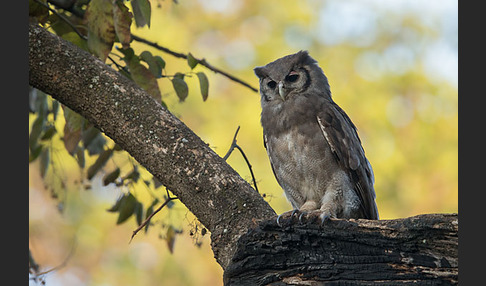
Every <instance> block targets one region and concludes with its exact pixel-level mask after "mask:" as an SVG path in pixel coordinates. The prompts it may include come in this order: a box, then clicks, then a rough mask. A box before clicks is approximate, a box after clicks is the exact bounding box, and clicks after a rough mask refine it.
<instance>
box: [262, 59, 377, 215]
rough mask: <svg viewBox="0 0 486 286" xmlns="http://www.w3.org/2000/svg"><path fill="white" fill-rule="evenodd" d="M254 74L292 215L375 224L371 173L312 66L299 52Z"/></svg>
mask: <svg viewBox="0 0 486 286" xmlns="http://www.w3.org/2000/svg"><path fill="white" fill-rule="evenodd" d="M254 72H255V74H256V75H257V77H258V78H259V81H260V94H261V106H262V112H261V124H262V127H263V137H264V146H265V148H266V150H267V154H268V157H269V159H270V164H271V166H272V170H273V173H274V174H275V177H276V179H277V182H278V183H279V185H280V186H281V187H282V189H283V190H284V192H285V195H286V197H287V199H288V200H289V202H290V204H291V205H292V207H293V211H291V215H292V216H294V215H296V214H300V216H299V220H300V219H301V218H302V215H309V216H310V215H311V214H312V213H318V214H319V217H320V218H321V222H325V221H326V220H327V219H328V218H364V219H378V209H377V206H376V203H375V191H374V188H373V184H374V175H373V169H372V168H371V165H370V163H369V161H368V159H367V158H366V157H365V152H364V150H363V147H362V146H361V140H360V138H359V136H358V133H357V129H356V126H355V125H354V124H353V122H352V121H351V119H350V118H349V117H348V115H347V114H346V113H345V112H344V110H343V109H342V108H341V107H339V106H338V105H337V104H336V103H335V102H334V101H333V100H332V97H331V90H330V87H329V83H328V80H327V77H326V76H325V75H324V72H323V71H322V69H321V68H320V67H319V66H318V63H317V61H316V60H314V59H313V58H312V57H311V56H309V54H308V52H307V51H300V52H298V53H296V54H292V55H288V56H285V57H282V58H280V59H277V60H275V61H273V62H271V63H269V64H267V65H265V66H262V67H256V68H255V69H254ZM286 213H287V214H288V213H290V212H286ZM282 215H283V214H282ZM282 215H280V216H278V218H277V223H279V219H280V217H281V216H282Z"/></svg>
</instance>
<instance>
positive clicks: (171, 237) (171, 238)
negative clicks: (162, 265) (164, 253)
mask: <svg viewBox="0 0 486 286" xmlns="http://www.w3.org/2000/svg"><path fill="white" fill-rule="evenodd" d="M175 236H176V232H175V230H174V227H173V226H172V225H169V228H167V233H166V234H165V240H166V241H167V247H168V248H169V251H170V253H173V251H174V242H175Z"/></svg>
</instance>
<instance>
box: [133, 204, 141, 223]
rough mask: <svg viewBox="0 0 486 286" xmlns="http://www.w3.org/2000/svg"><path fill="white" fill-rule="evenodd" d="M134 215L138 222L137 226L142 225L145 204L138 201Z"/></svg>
mask: <svg viewBox="0 0 486 286" xmlns="http://www.w3.org/2000/svg"><path fill="white" fill-rule="evenodd" d="M133 213H134V214H135V220H136V221H137V225H141V224H142V220H143V204H142V203H141V202H139V201H137V203H136V204H135V209H134V210H133Z"/></svg>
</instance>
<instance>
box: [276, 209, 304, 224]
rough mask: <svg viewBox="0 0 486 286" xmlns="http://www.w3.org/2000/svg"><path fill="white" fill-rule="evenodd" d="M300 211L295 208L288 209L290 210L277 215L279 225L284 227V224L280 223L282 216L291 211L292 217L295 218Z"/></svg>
mask: <svg viewBox="0 0 486 286" xmlns="http://www.w3.org/2000/svg"><path fill="white" fill-rule="evenodd" d="M299 212H300V211H299V210H298V209H293V210H291V211H288V212H284V213H281V214H279V215H278V217H277V225H278V226H280V227H282V225H281V224H280V218H281V217H282V216H287V215H288V214H289V213H290V218H293V217H294V216H295V215H296V214H298V213H299Z"/></svg>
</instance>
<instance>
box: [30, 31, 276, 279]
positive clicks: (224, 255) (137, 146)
mask: <svg viewBox="0 0 486 286" xmlns="http://www.w3.org/2000/svg"><path fill="white" fill-rule="evenodd" d="M29 84H30V85H32V86H33V87H35V88H38V89H40V90H42V91H44V92H45V93H47V94H49V95H51V96H52V97H53V98H55V99H56V100H58V101H60V102H61V103H63V104H65V105H66V106H68V107H69V108H71V109H72V110H74V111H76V112H78V113H79V114H81V115H82V116H84V117H85V118H86V119H87V120H88V121H89V122H91V123H92V124H94V126H95V127H97V128H99V129H100V130H101V131H102V132H104V133H105V134H106V135H107V136H108V137H110V138H111V139H113V141H115V142H116V143H117V144H118V145H120V146H121V147H122V148H123V149H124V150H126V151H127V152H128V153H129V154H130V155H131V156H132V157H133V158H134V159H136V160H137V161H138V162H139V163H140V164H141V165H142V166H144V167H145V168H146V169H147V170H148V171H149V172H151V173H152V174H153V175H154V176H155V177H157V178H158V179H159V180H160V181H161V182H162V184H163V185H164V186H166V187H167V188H168V189H170V190H171V191H172V193H173V194H174V195H175V196H177V198H178V199H179V200H180V201H181V202H182V203H183V204H184V205H186V207H187V208H188V209H189V210H190V211H191V212H193V213H194V215H195V216H196V217H197V218H198V219H199V221H200V222H201V223H202V224H204V226H205V227H206V228H207V229H208V230H209V231H210V232H211V245H212V247H213V252H214V254H215V258H216V260H217V261H218V263H219V264H220V265H221V266H222V267H223V269H224V268H225V267H226V266H227V265H228V264H229V261H230V259H231V257H232V254H233V251H234V245H235V243H236V240H237V239H238V238H239V237H240V236H241V235H242V234H244V233H246V231H247V230H248V229H249V228H250V227H251V226H252V225H254V224H255V222H256V221H259V220H263V219H265V218H269V217H272V216H275V212H274V210H273V209H272V208H271V207H270V206H269V205H268V203H267V202H265V201H264V200H263V198H262V197H261V196H260V195H259V194H258V193H257V192H256V191H255V190H254V189H253V188H252V187H251V186H250V184H248V182H246V181H245V180H244V179H243V178H241V177H240V176H239V175H238V173H236V171H235V170H234V169H232V168H231V167H230V166H229V165H228V164H227V163H226V162H225V161H224V160H223V159H222V158H221V157H219V156H218V155H217V154H216V153H215V152H214V151H213V150H212V149H210V148H209V147H208V145H207V144H206V143H204V142H203V141H202V140H201V139H200V138H199V137H198V136H197V135H196V134H194V132H192V130H190V129H189V128H188V127H187V126H186V125H184V123H182V122H181V121H180V120H179V119H178V118H176V117H175V116H173V115H172V114H171V113H170V112H169V111H167V110H166V109H165V108H163V107H162V106H161V105H160V104H158V103H157V102H156V101H155V100H154V99H153V98H152V97H151V96H150V95H149V94H147V93H146V92H145V91H144V90H142V89H141V88H139V87H138V86H137V85H136V84H135V83H134V82H133V81H131V80H129V79H128V78H126V77H124V76H123V75H121V74H120V73H118V72H116V71H114V70H113V69H112V68H111V67H109V66H107V65H106V64H104V63H103V62H101V61H100V60H99V59H97V58H95V57H94V56H92V55H91V54H89V53H87V52H86V51H83V50H81V49H79V48H78V47H76V46H74V45H72V44H71V43H69V42H67V41H65V40H63V39H61V38H59V37H58V36H56V35H53V34H51V33H49V32H48V31H46V30H45V29H44V28H42V27H40V26H38V25H36V24H33V23H30V24H29Z"/></svg>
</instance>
